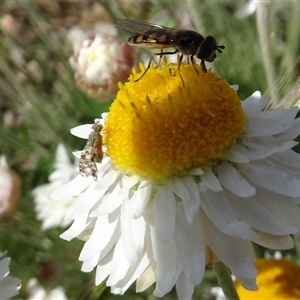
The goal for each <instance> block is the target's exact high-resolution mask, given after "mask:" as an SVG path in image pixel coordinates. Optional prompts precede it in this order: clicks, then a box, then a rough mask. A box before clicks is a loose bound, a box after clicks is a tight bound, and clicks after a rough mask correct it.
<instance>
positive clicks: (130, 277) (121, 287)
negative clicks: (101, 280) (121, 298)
mask: <svg viewBox="0 0 300 300" xmlns="http://www.w3.org/2000/svg"><path fill="white" fill-rule="evenodd" d="M148 266H149V259H148V257H147V255H144V256H143V257H142V259H141V261H140V262H139V264H138V266H137V268H131V269H129V272H127V274H126V276H125V277H124V278H123V279H122V280H121V281H119V282H118V284H116V285H115V286H113V287H112V293H115V294H121V295H123V294H124V293H125V292H126V290H127V289H128V288H129V287H130V286H131V284H132V283H133V282H134V281H136V280H137V278H138V277H139V276H141V274H142V273H144V271H145V270H146V268H147V267H148Z"/></svg>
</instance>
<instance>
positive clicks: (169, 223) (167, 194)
mask: <svg viewBox="0 0 300 300" xmlns="http://www.w3.org/2000/svg"><path fill="white" fill-rule="evenodd" d="M153 216H154V227H155V232H156V235H157V237H158V239H159V240H161V241H165V242H166V241H168V240H169V239H170V238H171V236H172V234H173V232H174V228H175V218H176V206H175V196H174V194H173V192H172V191H171V190H170V189H169V188H168V187H160V188H159V189H158V190H157V192H156V194H155V195H154V199H153Z"/></svg>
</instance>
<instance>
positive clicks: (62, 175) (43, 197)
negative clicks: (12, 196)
mask: <svg viewBox="0 0 300 300" xmlns="http://www.w3.org/2000/svg"><path fill="white" fill-rule="evenodd" d="M76 164H78V161H77V162H76ZM74 168H75V165H73V164H72V163H71V162H70V159H69V156H68V153H67V150H66V149H65V147H64V146H63V145H62V144H59V145H58V147H57V150H56V159H55V170H54V172H52V174H51V175H50V176H49V181H50V183H46V184H43V185H40V186H38V187H36V188H35V189H34V190H33V191H32V194H33V196H34V205H35V211H36V214H37V219H38V220H40V221H42V229H43V230H46V229H49V228H53V227H58V226H62V227H66V226H68V225H69V224H70V223H71V220H66V219H65V214H66V211H67V209H68V208H69V206H70V205H71V204H72V203H73V202H74V201H75V198H72V197H66V198H62V199H58V200H57V201H50V200H49V198H48V195H49V193H51V192H52V191H53V190H55V189H56V188H58V187H60V186H62V185H63V184H65V183H66V182H68V181H70V180H71V179H73V178H74V177H75V176H76V171H75V169H74Z"/></svg>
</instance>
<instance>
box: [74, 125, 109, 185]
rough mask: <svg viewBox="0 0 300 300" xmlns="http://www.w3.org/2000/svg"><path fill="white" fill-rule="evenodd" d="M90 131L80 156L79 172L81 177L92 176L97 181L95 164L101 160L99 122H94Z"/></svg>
mask: <svg viewBox="0 0 300 300" xmlns="http://www.w3.org/2000/svg"><path fill="white" fill-rule="evenodd" d="M92 129H93V131H92V132H91V133H90V135H89V137H88V141H87V143H86V145H85V147H84V148H83V150H82V153H81V156H80V160H79V172H80V174H81V175H82V176H83V177H88V176H93V178H94V180H95V181H97V179H98V176H97V165H96V163H101V162H102V159H103V150H102V146H103V144H102V135H101V130H102V129H103V126H102V125H101V124H100V123H99V122H96V123H95V124H94V125H93V127H92Z"/></svg>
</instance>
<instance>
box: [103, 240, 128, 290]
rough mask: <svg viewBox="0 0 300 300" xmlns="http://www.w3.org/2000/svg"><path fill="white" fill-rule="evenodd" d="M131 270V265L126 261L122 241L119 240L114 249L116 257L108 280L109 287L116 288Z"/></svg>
mask: <svg viewBox="0 0 300 300" xmlns="http://www.w3.org/2000/svg"><path fill="white" fill-rule="evenodd" d="M129 268H130V264H129V262H128V261H127V259H126V256H125V253H124V251H123V245H122V241H121V240H119V241H118V243H117V244H116V246H115V249H114V255H113V259H112V263H111V271H110V275H109V277H108V279H107V282H106V285H107V286H114V285H116V284H117V283H118V282H119V281H121V280H122V279H123V278H124V277H125V275H126V273H127V272H128V270H129Z"/></svg>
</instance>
